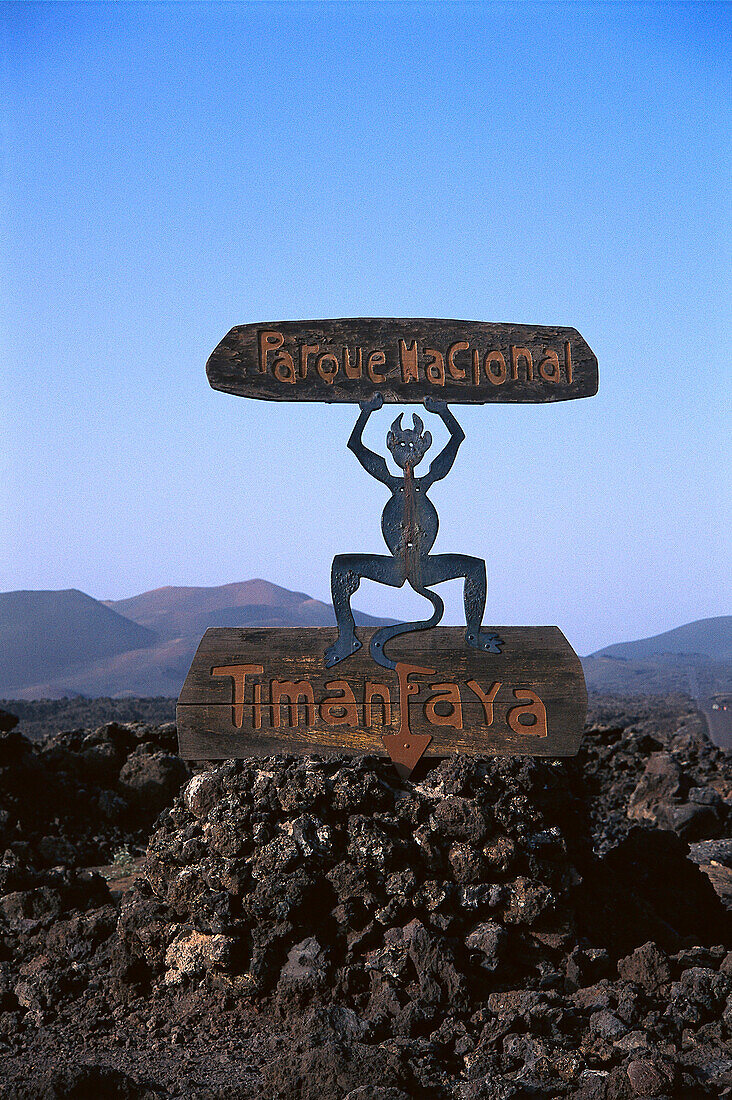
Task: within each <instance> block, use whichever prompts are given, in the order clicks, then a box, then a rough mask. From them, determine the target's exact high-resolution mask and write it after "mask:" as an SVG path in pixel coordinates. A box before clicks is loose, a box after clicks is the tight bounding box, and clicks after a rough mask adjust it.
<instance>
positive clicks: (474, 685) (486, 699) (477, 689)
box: [468, 680, 501, 726]
mask: <svg viewBox="0 0 732 1100" xmlns="http://www.w3.org/2000/svg"><path fill="white" fill-rule="evenodd" d="M468 687H469V688H470V690H471V691H472V692H473V694H474V695H477V696H478V698H479V699H480V701H481V703H482V704H483V710H484V712H485V724H486V726H492V725H493V700H494V699H495V697H496V695H498V692H499V691H500V688H501V683H500V680H497V681H496V682H495V683H494V684H493V687H492V688H491V690H490V691H489V692H488V694H487V695H486V694H485V692H484V691H483V689H482V687H481V686H480V684H479V683H478V681H477V680H468Z"/></svg>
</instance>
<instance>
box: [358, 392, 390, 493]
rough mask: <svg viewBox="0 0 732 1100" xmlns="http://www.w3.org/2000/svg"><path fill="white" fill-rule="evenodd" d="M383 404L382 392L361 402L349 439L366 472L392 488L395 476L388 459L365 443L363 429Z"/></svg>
mask: <svg viewBox="0 0 732 1100" xmlns="http://www.w3.org/2000/svg"><path fill="white" fill-rule="evenodd" d="M383 404H384V399H383V397H382V396H381V394H380V393H375V394H374V396H373V397H372V398H370V399H369V400H368V401H362V402H361V413H360V415H359V418H358V420H357V421H356V423H355V424H354V426H353V431H352V432H351V437H350V439H349V440H348V448H349V450H351V451H353V453H354V454H355V456H356V458H357V459H358V461H359V462H360V463H361V465H362V466H363V468H364V470H365V471H366V473H368V474H371V476H372V477H375V478H376V480H377V481H381V482H383V484H384V485H388V486H389V488H391V487H392V482H393V481H394V478H393V477H392V475H391V474H390V473H389V467H388V466H387V465H386V460H385V459H384V458H383V457H382V456H381V455H377V454H376V453H375V452H374V451H371V450H369V448H368V447H366V446H365V445H364V442H363V439H362V436H363V430H364V428H365V427H366V422H367V420H368V418H369V417H370V416H371V413H372V412H373V411H374V409H380V408H381V406H382V405H383Z"/></svg>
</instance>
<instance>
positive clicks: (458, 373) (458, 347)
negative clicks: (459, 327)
mask: <svg viewBox="0 0 732 1100" xmlns="http://www.w3.org/2000/svg"><path fill="white" fill-rule="evenodd" d="M469 347H470V344H469V343H468V341H467V340H457V341H456V342H455V343H454V344H451V346H450V348H449V349H448V352H447V369H448V370H449V372H450V376H451V377H452V378H456V379H457V380H458V381H460V380H461V379H463V378H464V377H465V371H464V370H463V368H462V367H457V366H456V365H455V356H456V355H457V353H458V352H459V351H467V350H468V348H469Z"/></svg>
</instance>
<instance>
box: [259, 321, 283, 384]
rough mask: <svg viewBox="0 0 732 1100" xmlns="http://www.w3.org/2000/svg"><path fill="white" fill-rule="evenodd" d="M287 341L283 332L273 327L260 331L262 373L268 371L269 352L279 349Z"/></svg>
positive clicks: (260, 365)
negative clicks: (276, 330)
mask: <svg viewBox="0 0 732 1100" xmlns="http://www.w3.org/2000/svg"><path fill="white" fill-rule="evenodd" d="M284 342H285V338H284V336H283V335H282V333H281V332H275V331H274V330H273V329H266V328H265V329H262V330H261V331H260V333H259V371H260V374H266V373H267V354H268V353H269V352H270V351H277V349H278V348H281V347H282V345H283V344H284Z"/></svg>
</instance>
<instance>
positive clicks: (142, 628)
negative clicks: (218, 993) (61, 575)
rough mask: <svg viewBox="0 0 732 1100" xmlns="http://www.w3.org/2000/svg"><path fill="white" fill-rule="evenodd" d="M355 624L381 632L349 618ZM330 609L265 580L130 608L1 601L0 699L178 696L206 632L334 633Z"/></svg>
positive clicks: (59, 597) (88, 601)
mask: <svg viewBox="0 0 732 1100" xmlns="http://www.w3.org/2000/svg"><path fill="white" fill-rule="evenodd" d="M354 618H355V619H356V622H357V623H358V624H359V625H363V626H381V625H383V624H385V623H388V622H392V621H393V620H391V619H376V618H373V617H372V616H370V615H365V614H363V613H362V612H358V611H354ZM333 625H335V616H334V614H333V608H332V607H331V606H330V604H325V603H321V602H320V601H319V600H313V599H311V598H310V597H309V596H307V595H306V594H305V593H303V592H290V591H289V590H288V589H287V588H280V587H279V586H278V585H276V584H270V583H269V581H263V580H252V581H244V582H242V583H241V584H227V585H222V586H221V587H218V588H171V587H168V588H157V589H155V590H154V591H152V592H143V593H142V594H141V595H139V596H132V597H130V598H129V599H127V600H105V601H100V600H95V599H93V598H92V597H91V596H87V595H85V594H84V593H83V592H78V591H76V590H75V589H71V590H69V591H66V592H6V593H0V698H4V699H57V698H63V697H64V696H74V695H87V696H94V697H96V696H112V697H121V696H160V695H162V696H177V695H178V693H179V692H180V689H181V687H182V685H183V680H184V679H185V676H186V673H187V672H188V668H189V666H190V663H191V661H192V659H193V654H194V652H195V650H196V647H197V646H198V643H199V642H200V640H201V637H202V635H203V634H204V632H205V631H206V630H207V629H208V627H209V626H260V627H261V626H333Z"/></svg>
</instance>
